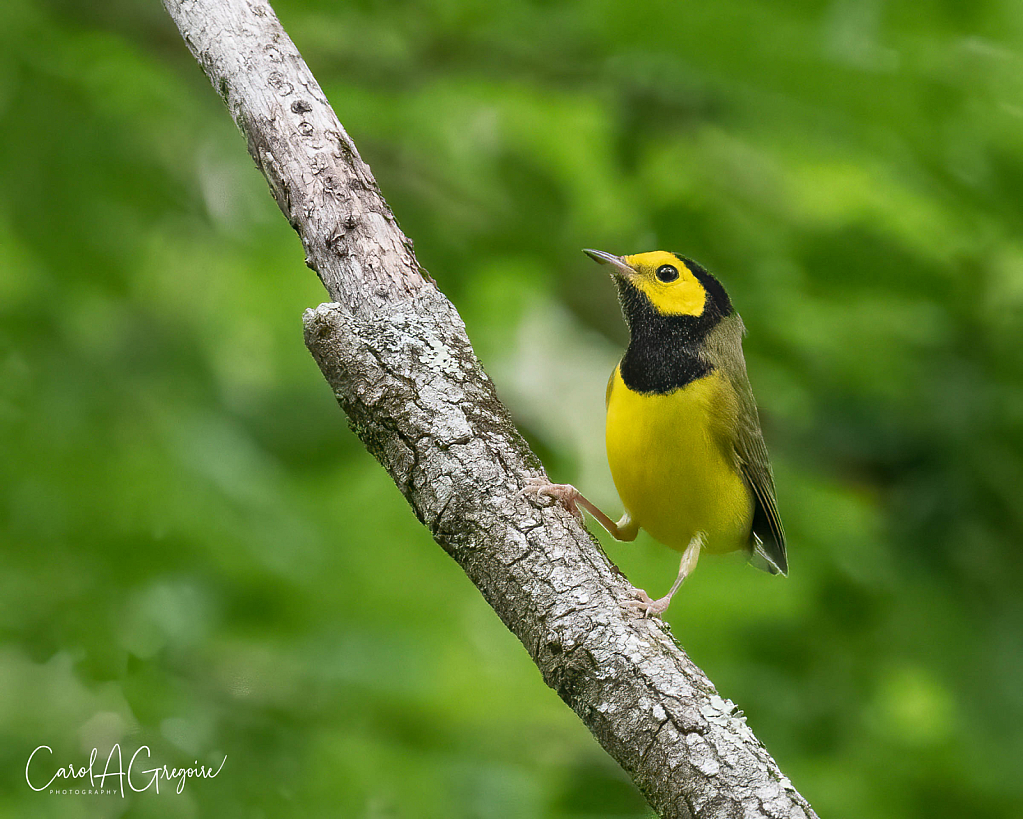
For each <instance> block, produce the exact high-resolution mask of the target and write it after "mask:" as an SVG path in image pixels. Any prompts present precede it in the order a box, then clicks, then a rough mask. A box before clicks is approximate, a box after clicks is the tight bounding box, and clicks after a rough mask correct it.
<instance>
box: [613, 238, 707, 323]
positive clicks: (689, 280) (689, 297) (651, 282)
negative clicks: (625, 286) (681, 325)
mask: <svg viewBox="0 0 1023 819" xmlns="http://www.w3.org/2000/svg"><path fill="white" fill-rule="evenodd" d="M622 258H623V260H624V261H625V263H626V264H627V265H628V266H629V267H630V268H631V270H632V274H631V275H630V276H629V281H630V282H632V284H633V285H635V286H636V287H637V288H639V290H641V291H642V292H643V293H644V294H645V295H646V297H647V298H648V299H650V301H651V303H652V304H653V305H654V307H655V308H656V309H657V311H658V312H659V313H661V314H662V315H666V316H699V315H702V314H703V309H704V307H705V305H706V303H707V291H706V290H705V289H704V287H703V285H702V284H700V282H699V281H698V280H697V278H696V276H694V275H693V274H692V271H690V270H689V268H688V267H686V265H685V263H684V262H683V261H682V260H681V259H679V258H678V256H676V255H674V254H673V253H667V252H665V251H663V250H656V251H654V252H652V253H637V254H636V255H634V256H623V257H622ZM668 268H672V269H673V270H674V272H673V271H672V270H669V269H668ZM675 273H677V274H678V275H677V276H675Z"/></svg>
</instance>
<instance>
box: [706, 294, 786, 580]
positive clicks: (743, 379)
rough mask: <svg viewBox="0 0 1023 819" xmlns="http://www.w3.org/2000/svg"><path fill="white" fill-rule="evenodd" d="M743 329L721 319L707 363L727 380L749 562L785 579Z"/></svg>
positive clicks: (732, 318) (774, 502) (771, 478)
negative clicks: (748, 515)
mask: <svg viewBox="0 0 1023 819" xmlns="http://www.w3.org/2000/svg"><path fill="white" fill-rule="evenodd" d="M743 333H744V328H743V326H742V320H741V319H740V318H739V316H738V315H737V314H734V313H733V314H732V315H731V316H729V317H728V318H726V319H724V320H723V321H722V322H721V325H720V331H719V332H717V331H716V332H714V333H712V336H713V337H709V338H708V340H707V341H708V344H707V355H708V360H709V361H710V362H711V363H712V364H713V365H714V366H715V367H717V368H719V369H720V370H721V372H722V374H723V375H725V376H726V377H727V379H728V381H729V383H730V384H731V386H732V390H733V391H734V397H735V404H734V406H733V412H734V417H733V419H732V429H731V435H730V436H729V437H730V438H731V444H732V447H733V449H734V451H735V456H736V460H737V466H738V468H739V470H740V471H741V473H742V476H743V478H745V480H746V483H747V485H748V486H749V487H750V489H751V490H752V493H753V499H754V508H753V525H752V527H751V528H752V531H751V533H750V539H751V543H750V547H751V548H752V550H753V563H754V565H756V566H758V567H759V568H762V569H765V570H766V571H769V572H771V573H772V574H777V573H779V572H780V573H781V574H788V570H789V562H788V557H787V555H786V553H785V529H784V528H783V527H782V524H781V517H780V516H779V514H778V501H777V499H776V496H775V489H774V472H773V471H772V470H771V461H770V459H769V458H768V455H767V444H765V443H764V434H763V432H761V430H760V415H759V413H758V412H757V402H756V400H755V399H754V398H753V389H752V387H750V383H749V378H748V376H747V375H746V360H745V359H744V358H743V355H742V335H743Z"/></svg>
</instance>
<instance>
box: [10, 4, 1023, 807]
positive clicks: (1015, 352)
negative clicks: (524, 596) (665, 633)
mask: <svg viewBox="0 0 1023 819" xmlns="http://www.w3.org/2000/svg"><path fill="white" fill-rule="evenodd" d="M276 7H277V10H278V13H279V14H280V16H281V19H282V21H283V23H284V25H285V27H286V28H287V29H288V31H289V32H290V34H291V36H292V38H293V39H294V40H295V41H296V43H297V45H298V47H299V48H300V49H301V51H302V52H303V54H304V56H305V57H306V59H307V61H308V62H309V64H310V66H311V68H312V69H313V71H314V73H315V74H316V75H317V76H318V78H319V80H320V82H321V84H322V85H323V87H324V89H325V91H326V92H327V94H328V96H329V98H330V100H331V102H332V103H333V105H334V107H335V110H336V111H337V113H338V115H339V117H340V118H341V120H342V122H343V123H344V124H345V126H346V127H347V129H348V130H349V132H350V133H351V135H352V137H353V138H354V140H355V142H356V144H357V145H358V146H359V148H360V150H361V152H362V154H363V156H364V158H365V159H366V160H367V161H368V162H369V163H370V165H371V166H372V168H373V170H374V172H375V174H376V176H377V179H378V180H379V182H380V185H381V188H382V189H383V192H384V194H385V196H386V197H387V199H388V200H389V202H390V204H391V206H392V207H393V209H394V211H395V213H396V215H397V217H398V219H399V221H400V223H401V225H402V227H403V228H404V230H405V231H406V232H407V233H408V235H409V236H411V237H412V238H413V239H414V240H415V242H416V248H417V251H418V254H419V258H420V261H421V262H422V263H423V264H424V265H425V266H426V267H427V268H428V269H429V270H430V271H431V273H432V274H433V275H434V276H435V277H436V279H437V281H438V283H439V285H440V286H441V288H442V289H443V290H444V292H445V293H446V294H447V295H448V296H449V297H450V298H451V299H452V301H453V302H454V303H455V305H456V306H457V307H458V309H459V310H460V311H461V313H462V315H463V317H464V318H465V321H466V324H467V326H468V329H469V333H470V336H471V337H472V339H473V341H474V343H475V345H476V350H477V352H478V354H479V355H480V357H481V359H482V360H483V362H484V364H485V365H486V367H487V368H488V370H489V371H490V373H491V375H492V376H493V377H494V379H495V380H496V382H497V384H498V387H499V390H500V393H501V395H502V397H503V398H504V399H505V400H506V402H507V403H508V404H509V406H510V407H511V409H512V411H513V412H514V414H515V416H516V418H517V419H518V420H519V422H520V423H521V425H522V427H523V430H524V432H525V433H526V434H527V435H528V436H529V438H530V440H531V441H532V442H533V443H534V445H535V446H536V448H537V451H538V452H539V453H540V454H541V456H542V457H543V458H544V461H545V463H546V465H547V467H548V469H549V470H550V472H551V474H552V475H553V476H554V477H555V478H557V479H560V480H565V481H572V482H575V483H577V484H579V485H580V486H582V487H583V488H584V489H585V490H586V491H587V492H588V493H589V494H590V495H591V497H594V498H595V499H596V500H598V501H599V502H601V503H602V504H604V505H605V506H607V507H608V509H609V511H611V512H612V513H614V512H615V511H616V510H617V509H618V501H617V499H616V497H615V494H614V489H613V486H612V484H611V481H610V476H609V474H608V472H607V467H606V464H605V461H604V454H603V441H602V409H603V393H604V385H605V381H606V378H607V373H608V372H609V371H610V369H611V367H612V366H613V364H614V362H615V360H616V356H617V355H618V354H619V353H620V350H621V345H622V343H623V341H624V338H625V332H624V328H623V326H622V323H621V320H620V318H619V315H618V309H617V305H616V303H615V298H614V294H613V288H612V286H611V285H610V283H609V282H608V281H607V280H606V278H605V276H604V275H603V273H602V271H601V270H600V269H599V268H597V267H596V266H595V265H593V264H592V263H591V262H590V261H588V260H587V259H586V258H585V257H584V256H583V255H582V254H581V253H580V252H579V250H580V248H583V247H596V248H601V249H605V250H609V251H612V252H615V253H628V252H638V251H643V250H651V249H668V250H676V251H679V252H682V253H685V254H686V255H689V256H692V257H694V258H696V259H697V260H699V261H701V262H702V263H703V264H704V265H706V266H707V267H708V268H710V269H711V270H712V271H715V272H716V273H717V274H718V275H719V276H720V278H721V279H722V280H723V281H724V283H725V285H726V287H728V289H729V291H730V293H731V295H732V298H733V300H734V302H735V303H736V304H737V306H738V308H739V310H740V312H741V313H742V315H743V317H744V319H745V322H746V324H747V326H748V327H749V330H750V336H749V338H748V340H747V343H746V351H747V352H746V356H747V360H748V362H749V367H750V373H751V379H752V381H753V385H754V388H755V390H756V392H757V394H758V397H759V400H760V404H761V410H762V414H763V417H764V426H765V430H766V435H767V438H768V443H769V445H770V447H771V451H772V454H773V460H774V464H775V469H776V473H777V482H778V492H779V498H780V505H781V510H782V515H783V518H784V520H785V523H786V526H787V528H788V532H789V536H790V556H791V563H792V572H791V577H790V578H789V579H788V580H781V579H774V578H771V577H769V576H767V575H765V574H761V573H759V572H756V571H754V570H753V569H750V568H748V567H746V566H744V565H742V563H741V561H738V560H733V559H728V558H719V559H708V560H705V561H703V562H702V563H701V566H700V570H699V571H698V572H697V573H696V575H695V576H694V577H693V579H692V580H691V581H690V582H689V583H688V584H687V587H686V589H685V590H684V593H683V594H682V595H681V596H680V598H679V599H678V600H677V602H676V604H675V605H674V606H673V607H672V609H671V612H670V615H669V618H668V619H669V620H670V622H671V623H672V625H673V629H674V633H675V634H676V635H677V636H678V637H679V638H680V640H681V642H682V643H683V645H684V646H685V647H686V649H687V650H688V651H689V652H690V653H691V655H692V656H693V658H694V659H695V660H696V662H697V663H698V664H700V665H701V666H702V667H703V668H704V669H706V671H707V672H708V674H709V675H710V677H711V678H712V679H713V680H714V681H715V682H716V684H717V685H718V687H719V689H720V691H721V693H722V694H723V695H724V696H726V697H730V698H732V699H734V700H735V701H736V703H737V704H739V705H740V707H742V709H743V710H744V711H745V712H746V714H747V715H748V717H749V722H750V725H751V726H752V727H753V729H754V730H755V731H756V732H757V734H758V735H759V736H760V737H761V738H762V740H763V741H764V742H765V744H766V745H767V747H768V748H769V749H770V751H771V752H772V753H773V754H774V756H775V758H776V759H777V760H778V762H779V764H780V765H781V767H782V769H783V770H784V771H785V772H786V773H787V774H788V775H789V776H790V777H791V778H792V781H793V782H794V784H795V785H796V786H797V787H798V788H799V789H800V790H801V791H802V793H803V794H804V795H805V796H806V797H807V798H808V799H809V800H810V801H811V803H812V804H813V805H814V806H815V807H816V809H817V810H818V812H819V813H820V814H821V815H822V816H830V817H838V816H842V817H877V816H883V817H888V818H894V819H903V818H904V817H905V818H906V819H908V818H909V817H928V819H933V817H963V816H969V817H1014V816H1020V815H1023V785H1021V779H1020V775H1019V774H1020V767H1021V760H1023V684H1021V680H1023V638H1021V635H1023V599H1021V595H1020V588H1021V586H1023V570H1021V561H1020V557H1019V554H1020V551H1019V550H1020V545H1021V542H1020V541H1021V534H1023V504H1021V502H1020V491H1021V488H1023V357H1021V346H1023V329H1021V319H1023V141H1021V139H1020V136H1021V133H1023V97H1021V92H1023V51H1021V46H1023V10H1021V7H1020V6H1019V4H1018V3H1015V2H1010V1H1009V0H1001V1H1000V2H996V1H994V0H986V1H985V2H974V3H962V2H957V0H898V1H897V2H888V3H883V2H880V0H860V1H858V0H833V1H832V2H809V0H782V1H779V2H772V3H758V2H753V0H721V1H720V2H715V3H705V4H694V3H679V2H667V1H666V0H664V1H662V2H645V3H632V4H627V3H622V2H619V3H612V2H607V0H579V1H578V2H570V3H569V2H564V3H556V2H542V1H541V0H536V1H535V2H523V0H485V1H484V0H479V2H469V1H468V0H429V1H427V0H423V2H382V1H381V2H369V1H368V0H366V1H364V2H348V3H337V2H327V0H279V2H277V3H276ZM0 186H2V192H3V197H2V201H0V772H2V773H0V816H4V817H6V816H11V817H14V816H18V817H20V816H30V815H31V816H51V817H78V816H85V817H93V816H121V815H131V816H139V817H157V816H159V817H165V816H166V817H191V816H216V817H261V816H265V817H277V816H295V817H308V816H342V817H372V818H373V819H376V818H377V817H380V818H381V819H382V818H384V817H497V818H499V819H503V818H504V817H565V818H566V819H567V818H568V817H573V818H574V819H581V817H642V816H648V815H649V811H648V809H647V808H645V806H644V803H643V801H642V799H641V798H640V797H639V795H638V793H637V792H636V791H635V790H634V788H633V787H632V786H631V784H629V782H628V781H627V780H626V779H625V778H624V776H623V775H622V774H621V773H620V771H619V770H618V769H617V768H616V766H615V765H614V764H613V763H612V762H611V761H610V760H609V759H607V758H606V757H605V755H604V754H603V752H602V751H601V750H600V748H599V747H598V746H597V745H596V743H595V742H594V741H593V740H592V739H591V737H590V736H589V735H588V733H587V732H586V731H585V729H584V728H583V727H582V725H581V724H580V723H579V722H578V721H577V720H576V718H575V716H574V715H573V714H571V713H570V712H569V711H568V710H567V709H566V708H565V707H564V706H563V705H562V704H561V702H560V701H559V700H558V698H557V697H556V696H555V695H554V694H553V693H552V692H551V691H549V690H548V689H546V688H545V687H544V685H543V683H542V681H541V679H540V676H539V674H538V672H537V671H536V670H535V668H534V667H533V666H532V664H531V663H530V661H529V660H528V658H527V656H526V653H525V651H524V650H523V649H522V647H521V646H520V645H519V644H518V643H517V642H516V640H515V639H514V638H513V637H512V636H511V635H510V634H509V633H507V632H506V631H505V630H504V628H503V626H501V624H500V623H499V622H498V620H497V618H496V617H495V616H494V615H493V613H492V612H491V611H490V610H489V608H488V607H487V606H486V605H485V603H484V602H483V600H482V598H481V597H480V595H479V594H478V592H477V591H476V590H475V588H473V587H472V586H471V584H470V583H469V582H468V581H467V580H466V578H465V577H464V576H463V575H462V573H461V571H460V570H459V569H458V567H457V566H456V565H455V564H454V563H453V562H452V561H450V560H449V559H448V558H447V557H446V556H445V555H444V554H443V552H442V551H441V550H440V549H439V548H438V547H437V546H436V545H435V544H434V543H433V542H432V541H431V540H430V538H429V537H428V535H427V533H426V532H425V531H424V530H423V529H422V528H421V527H420V526H419V525H418V524H417V522H416V521H415V519H414V517H413V515H412V514H411V512H410V511H409V510H408V508H407V507H406V506H405V504H404V502H403V500H402V499H401V497H400V496H399V494H398V492H397V491H396V490H395V488H394V486H393V485H392V484H391V482H390V480H389V479H388V477H387V476H386V475H385V474H384V472H383V471H382V470H381V469H380V468H379V467H378V466H377V465H376V463H375V462H374V461H373V460H372V459H371V458H370V457H369V456H368V455H367V454H366V453H365V451H364V450H363V449H362V447H361V446H360V444H359V442H358V441H357V440H356V439H355V437H354V436H353V435H352V434H351V433H350V432H349V431H348V430H347V428H346V425H345V422H344V419H343V417H342V415H341V413H340V412H339V410H338V409H337V407H336V405H335V403H334V401H333V398H332V396H331V393H330V390H329V389H328V387H327V386H326V384H325V383H324V382H323V381H322V379H321V378H320V375H319V373H318V371H317V369H316V367H315V365H314V363H313V361H312V359H311V358H310V357H309V355H308V353H307V352H306V350H305V348H304V347H303V344H302V336H301V323H300V316H301V312H302V310H303V309H304V308H306V307H310V306H314V305H316V304H317V303H319V302H320V301H322V300H324V293H323V291H322V290H321V288H320V287H319V285H318V283H317V281H316V278H315V276H314V275H313V274H312V273H311V272H310V271H309V270H307V269H306V268H305V267H304V265H303V262H302V250H301V246H300V244H299V242H298V240H297V238H296V236H295V235H294V234H293V232H292V231H291V229H290V228H289V227H288V225H287V224H286V222H285V220H284V219H283V218H282V217H281V215H280V213H279V212H278V210H277V208H276V206H275V204H274V203H273V201H272V199H271V198H270V196H269V195H268V192H267V190H266V184H265V182H264V180H263V179H262V177H261V176H260V175H259V173H258V172H257V171H256V170H255V169H254V168H253V165H252V162H251V160H250V159H249V157H248V155H247V154H246V151H245V146H244V142H243V140H242V138H241V137H240V135H239V134H238V133H237V131H236V130H235V128H234V125H233V124H232V123H231V121H230V119H229V117H228V116H227V113H226V111H225V109H224V107H223V105H222V103H221V101H220V100H219V99H218V97H217V96H216V94H214V92H213V91H212V89H211V88H210V87H209V85H208V83H207V81H206V79H205V77H204V76H203V75H202V73H201V72H200V70H199V69H198V67H197V66H196V64H195V63H194V61H193V59H192V58H191V56H190V55H189V54H188V52H187V51H186V49H185V47H184V45H183V43H182V42H181V40H180V37H179V35H178V33H177V31H176V29H175V28H174V27H173V25H172V24H171V22H170V20H169V18H168V17H167V16H166V14H165V13H164V11H163V9H162V7H161V6H160V5H159V4H158V3H157V2H155V0H150V2H146V3H138V2H129V1H128V0H107V2H103V3H96V2H91V0H49V1H48V2H47V0H5V2H4V12H3V21H2V23H0ZM605 548H606V549H607V551H608V553H609V554H610V556H611V557H612V559H613V560H615V561H616V562H617V563H618V564H619V565H620V566H621V567H622V568H623V570H624V571H625V572H626V573H627V574H628V576H629V577H630V578H631V579H632V580H633V581H634V582H635V583H636V584H637V585H641V586H644V587H645V588H647V589H649V590H650V591H651V592H652V593H655V594H659V593H663V591H664V590H665V589H666V588H667V587H668V585H669V584H670V582H671V580H672V578H673V577H674V572H675V567H676V560H677V557H676V556H675V555H674V554H673V553H671V552H669V551H668V550H666V549H664V548H663V547H660V546H658V545H657V544H654V543H652V542H651V541H650V540H649V539H648V538H647V537H646V536H645V535H644V536H641V539H640V540H639V541H638V542H637V543H636V544H626V545H623V544H614V543H608V542H607V541H605ZM114 741H119V742H120V743H121V745H122V747H123V748H125V750H126V753H128V754H130V753H131V752H132V751H133V750H134V748H136V747H138V746H139V745H141V744H143V743H146V744H149V745H150V747H151V748H152V750H153V757H154V759H155V760H156V761H158V762H166V763H167V764H169V765H188V764H191V763H192V761H193V760H198V761H199V762H200V763H203V764H217V763H219V760H220V759H221V758H222V757H223V756H224V755H225V754H226V755H227V757H228V758H227V762H226V763H225V766H224V769H223V771H222V773H221V774H220V776H219V777H218V778H217V779H215V780H210V781H190V782H189V783H188V784H187V785H186V787H185V791H184V793H183V794H181V795H176V794H174V793H173V792H171V793H166V791H167V790H172V789H168V788H167V787H166V785H164V786H162V787H161V794H160V795H159V796H156V795H155V794H154V793H152V791H151V790H150V791H148V792H146V793H143V794H139V795H135V796H132V795H130V794H129V796H128V798H126V799H123V800H122V799H121V798H119V797H111V796H104V797H74V796H59V797H54V796H47V795H45V794H36V793H33V792H31V791H30V790H29V789H28V786H27V785H26V783H25V777H24V766H25V763H26V760H27V758H28V754H29V753H30V752H31V751H32V749H33V748H35V747H36V746H38V745H41V744H49V745H50V746H52V747H53V748H54V757H53V760H54V763H55V764H54V767H55V765H56V764H67V763H69V762H71V763H75V764H76V765H81V764H84V762H85V760H86V759H87V757H88V751H89V749H90V748H92V747H93V746H98V747H99V748H101V749H104V751H103V752H104V753H105V749H106V748H108V747H109V746H110V744H111V743H112V742H114Z"/></svg>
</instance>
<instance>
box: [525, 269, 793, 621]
mask: <svg viewBox="0 0 1023 819" xmlns="http://www.w3.org/2000/svg"><path fill="white" fill-rule="evenodd" d="M584 252H585V253H586V254H587V255H588V256H590V257H591V258H592V259H594V260H595V261H597V262H599V263H600V264H603V265H607V266H608V267H610V269H611V275H612V278H613V279H614V283H615V285H616V286H617V288H618V297H619V301H620V302H621V307H622V312H623V313H624V315H625V321H626V323H627V324H628V327H629V336H630V341H629V346H628V349H627V350H626V351H625V355H623V356H622V359H621V361H620V362H619V364H618V366H617V367H615V370H614V372H613V373H612V374H611V379H610V380H609V381H608V384H607V393H606V404H607V425H606V444H607V459H608V464H609V465H610V467H611V476H612V478H613V479H614V484H615V488H616V489H617V490H618V495H619V497H620V498H621V501H622V504H623V506H624V507H625V514H624V515H623V516H622V518H621V519H620V520H619V521H618V522H617V523H616V522H615V521H613V520H611V519H610V518H609V517H608V516H607V515H605V514H604V513H603V512H601V511H600V509H598V508H597V507H596V506H595V505H594V504H592V503H591V502H590V501H588V500H587V499H586V498H585V497H583V496H582V494H581V493H580V492H579V491H578V490H577V489H576V488H575V487H574V486H571V485H568V484H551V483H548V482H547V481H546V480H543V479H533V480H531V481H530V482H528V483H527V487H526V491H531V490H532V491H535V492H536V494H537V496H538V497H539V496H541V495H546V496H550V497H553V498H556V499H558V500H560V501H561V502H562V503H563V504H564V505H565V506H566V507H567V508H568V509H569V511H571V512H572V513H573V514H575V515H576V516H577V517H580V518H581V517H582V513H581V512H580V511H579V507H582V508H584V509H586V510H587V511H589V512H590V513H591V514H592V515H593V516H594V517H595V518H596V519H597V521H598V522H599V523H600V524H601V525H602V526H603V527H604V528H605V529H607V530H608V532H610V533H611V534H612V535H613V536H614V537H615V538H617V539H618V540H625V541H628V540H634V539H635V537H636V535H637V534H638V533H639V530H640V529H641V528H642V529H645V530H646V531H647V532H648V533H649V534H650V535H651V536H652V537H653V538H654V539H655V540H658V541H660V542H661V543H663V544H665V545H666V546H670V547H671V548H672V549H675V550H677V551H680V552H682V560H681V562H680V564H679V571H678V577H677V579H676V580H675V583H674V585H673V586H672V587H671V590H670V591H669V592H668V593H667V594H666V595H665V596H664V597H661V598H660V599H658V600H653V599H651V598H650V596H649V595H648V594H647V593H646V592H645V591H642V590H639V589H637V594H638V597H639V599H638V600H630V601H628V602H627V603H626V605H628V606H631V607H634V608H637V609H639V610H640V611H642V612H643V614H644V616H649V615H660V614H662V613H663V612H664V611H665V610H666V609H667V608H668V604H669V603H670V602H671V598H672V596H673V595H674V594H675V592H676V591H678V588H679V586H681V585H682V581H683V580H685V578H686V577H687V576H688V575H689V574H690V573H691V572H692V571H693V569H694V568H695V567H696V562H697V559H698V558H699V556H700V552H701V551H708V552H712V553H714V552H717V553H721V552H731V551H736V550H740V549H742V550H746V551H747V552H748V553H749V554H750V555H751V558H752V560H753V562H754V564H755V565H758V566H759V567H760V568H763V569H765V570H767V571H769V572H771V573H772V574H777V573H779V572H780V573H782V574H785V573H787V571H788V560H787V558H786V555H785V532H784V530H783V529H782V524H781V519H780V518H779V516H778V507H777V503H776V500H775V490H774V476H773V473H772V471H771V464H770V461H769V460H768V457H767V447H766V445H765V444H764V436H763V434H762V433H761V430H760V418H759V416H758V414H757V405H756V402H755V400H754V398H753V391H752V389H751V388H750V384H749V379H748V378H747V376H746V361H745V359H744V358H743V355H742V337H743V335H744V333H745V328H744V327H743V324H742V319H741V318H739V314H738V313H736V312H735V309H734V308H733V307H732V302H731V300H730V299H729V298H728V294H727V293H726V292H725V289H724V287H722V285H721V283H720V282H719V281H718V280H717V279H716V278H714V276H712V275H711V274H710V273H708V272H707V271H706V270H704V268H702V267H701V266H700V265H698V264H696V263H695V262H693V261H691V260H690V259H687V258H685V257H683V256H679V255H677V254H674V253H666V252H663V251H655V252H652V253H639V254H636V255H634V256H614V255H612V254H610V253H605V252H603V251H600V250H586V251H584Z"/></svg>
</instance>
